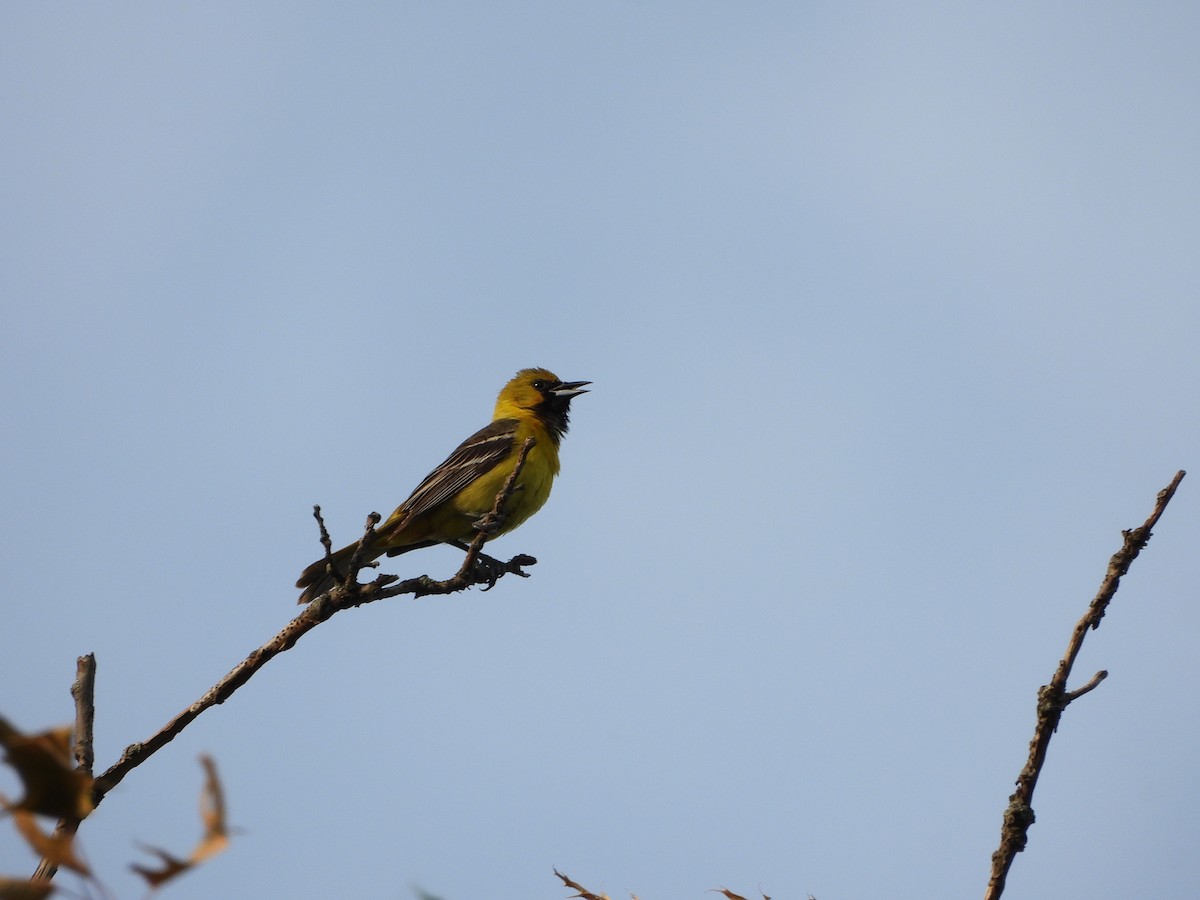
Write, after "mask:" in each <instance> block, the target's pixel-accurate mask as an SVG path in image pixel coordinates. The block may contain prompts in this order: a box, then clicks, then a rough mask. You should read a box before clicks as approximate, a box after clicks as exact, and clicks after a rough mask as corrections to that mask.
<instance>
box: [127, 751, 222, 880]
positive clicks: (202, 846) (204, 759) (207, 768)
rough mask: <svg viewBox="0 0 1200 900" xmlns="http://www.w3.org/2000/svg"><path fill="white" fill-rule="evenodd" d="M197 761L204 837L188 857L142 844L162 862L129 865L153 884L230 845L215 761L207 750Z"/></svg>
mask: <svg viewBox="0 0 1200 900" xmlns="http://www.w3.org/2000/svg"><path fill="white" fill-rule="evenodd" d="M200 764H201V765H202V766H204V772H205V779H204V788H203V790H201V792H200V819H201V821H202V822H204V837H202V838H200V843H199V844H197V845H196V849H195V850H193V851H192V854H191V856H189V857H188V858H187V859H180V858H179V857H177V856H174V855H172V854H170V853H168V852H167V851H166V850H162V849H160V848H158V847H151V846H148V845H146V844H143V845H142V847H143V848H144V849H145V850H146V852H147V853H153V854H154V855H155V856H157V857H158V858H159V860H160V861H161V862H162V865H161V866H160V867H159V868H155V869H151V868H148V867H146V866H139V865H136V864H135V865H131V866H130V867H129V868H131V869H133V871H135V872H137V873H138V874H139V875H141V876H142V877H143V878H145V879H146V882H147V883H148V884H149V885H150V887H152V888H156V887H158V886H159V885H160V884H162V883H163V882H165V881H170V880H171V879H172V878H176V877H178V876H179V875H181V874H183V873H184V872H186V871H187V870H188V869H190V868H192V867H193V866H196V865H199V864H200V863H202V862H204V861H205V860H206V859H209V858H210V857H213V856H216V855H217V854H218V853H220V852H221V851H222V850H224V849H225V848H226V847H228V846H229V830H228V828H227V827H226V825H225V795H224V793H223V791H222V790H221V780H220V779H219V778H218V777H217V765H216V763H214V762H213V759H212V757H211V756H208V755H207V754H205V755H202V756H201V757H200Z"/></svg>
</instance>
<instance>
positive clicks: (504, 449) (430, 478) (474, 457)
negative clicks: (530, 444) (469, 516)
mask: <svg viewBox="0 0 1200 900" xmlns="http://www.w3.org/2000/svg"><path fill="white" fill-rule="evenodd" d="M516 430H517V421H516V419H497V420H496V421H494V422H492V423H491V424H490V425H488V426H487V427H486V428H481V429H479V431H477V432H475V433H474V434H473V435H471V436H470V437H469V438H467V439H466V440H465V441H463V442H462V443H461V444H459V445H458V449H457V450H455V451H454V452H453V453H451V454H450V456H448V457H447V458H446V461H445V462H444V463H442V464H441V465H440V466H438V467H437V468H436V469H434V470H433V471H432V472H430V473H429V474H428V475H426V476H425V480H424V481H422V482H421V483H420V484H419V485H417V488H416V490H414V491H413V492H412V494H410V495H409V498H408V499H407V500H405V501H404V503H403V504H401V506H400V508H399V509H398V510H396V512H395V513H393V515H392V518H393V519H397V518H403V519H405V520H408V519H412V518H414V517H416V516H419V515H421V513H424V512H428V511H429V510H431V509H433V508H434V507H436V506H437V505H438V504H440V503H443V502H445V501H446V500H449V499H450V498H451V497H453V496H454V495H455V494H457V493H458V492H459V491H461V490H462V489H463V488H465V487H466V486H467V485H469V484H470V483H471V482H472V481H474V480H475V479H476V478H479V477H480V476H481V475H483V474H484V473H486V472H488V471H490V470H491V469H492V468H493V467H494V466H496V464H497V463H499V462H500V461H501V460H502V459H504V458H505V457H506V456H508V455H509V454H510V453H511V452H512V448H513V442H514V435H515V434H516Z"/></svg>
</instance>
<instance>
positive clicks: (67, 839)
mask: <svg viewBox="0 0 1200 900" xmlns="http://www.w3.org/2000/svg"><path fill="white" fill-rule="evenodd" d="M13 824H14V825H16V826H17V831H19V832H21V836H22V837H23V838H25V842H26V843H28V844H29V846H30V847H32V848H33V852H34V853H36V854H37V855H38V856H40V857H42V859H44V860H46V861H47V862H49V863H51V864H52V865H55V866H65V867H66V868H68V869H70V870H72V871H73V872H78V873H79V874H80V875H84V876H88V877H90V876H91V874H92V873H91V872H90V871H89V870H88V867H87V864H86V863H85V862H83V860H81V859H80V858H79V857H78V856H76V855H75V833H74V832H73V831H64V832H62V833H61V834H47V833H46V832H44V831H42V827H41V826H40V825H38V823H37V819H36V818H35V817H34V815H33V813H31V812H26V811H25V810H23V809H17V810H13Z"/></svg>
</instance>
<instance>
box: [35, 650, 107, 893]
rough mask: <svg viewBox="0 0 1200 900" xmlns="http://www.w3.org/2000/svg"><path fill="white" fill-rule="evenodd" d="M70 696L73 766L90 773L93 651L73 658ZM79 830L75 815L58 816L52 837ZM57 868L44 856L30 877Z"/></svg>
mask: <svg viewBox="0 0 1200 900" xmlns="http://www.w3.org/2000/svg"><path fill="white" fill-rule="evenodd" d="M71 696H72V697H73V698H75V739H74V755H75V767H76V768H77V769H79V770H80V771H81V772H86V773H87V774H88V775H91V774H92V764H93V761H94V758H95V757H94V752H93V744H94V741H93V727H94V724H95V720H96V655H95V654H94V653H88V654H86V655H85V656H81V657H79V658H78V659H77V660H75V681H74V683H72V685H71ZM78 830H79V819H77V818H69V819H60V820H59V822H58V824H57V825H56V826H55V827H54V837H56V838H58V837H60V836H62V835H67V834H74V833H75V832H76V831H78ZM57 871H58V864H57V863H55V862H54V861H52V860H51V859H50V858H48V857H44V858H43V859H42V861H41V862H39V863H38V867H37V869H36V870H35V871H34V873H33V878H32V879H31V880H32V881H50V880H51V879H52V878H53V877H54V875H55V873H56V872H57Z"/></svg>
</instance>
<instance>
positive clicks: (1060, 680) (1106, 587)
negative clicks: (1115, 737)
mask: <svg viewBox="0 0 1200 900" xmlns="http://www.w3.org/2000/svg"><path fill="white" fill-rule="evenodd" d="M1185 474H1186V473H1185V472H1184V471H1183V470H1180V471H1179V472H1176V473H1175V477H1174V478H1173V479H1172V480H1171V483H1170V484H1168V485H1167V486H1166V487H1165V488H1163V489H1162V490H1161V491H1159V492H1158V498H1157V502H1156V503H1155V505H1154V511H1153V512H1152V513H1151V514H1150V518H1148V519H1147V520H1146V522H1145V524H1143V525H1142V526H1140V527H1138V528H1134V529H1132V530H1129V531H1124V532H1122V534H1123V535H1124V536H1125V542H1124V543H1123V544H1122V546H1121V549H1120V550H1118V551H1117V552H1116V553H1114V554H1113V556H1112V559H1110V560H1109V561H1108V571H1107V572H1106V573H1105V575H1104V580H1103V581H1102V582H1101V583H1100V589H1099V590H1098V591H1097V592H1096V596H1095V597H1094V598H1092V602H1091V603H1090V604H1088V609H1087V612H1086V613H1084V615H1083V618H1082V619H1080V620H1079V621H1078V622H1076V623H1075V630H1074V631H1072V632H1071V640H1070V642H1068V644H1067V651H1066V653H1064V654H1063V658H1062V659H1061V660H1060V661H1059V663H1058V668H1057V669H1056V670H1055V672H1054V677H1053V678H1051V679H1050V683H1049V684H1047V685H1044V686H1043V687H1042V688H1041V689H1040V690H1039V691H1038V704H1037V726H1036V727H1035V728H1034V732H1033V740H1031V741H1030V742H1029V758H1028V760H1027V761H1026V763H1025V767H1024V768H1023V769H1022V770H1021V774H1020V775H1019V776H1017V789H1016V791H1014V792H1013V794H1012V796H1011V797H1009V798H1008V800H1009V803H1008V809H1006V810H1005V811H1004V824H1003V826H1002V827H1001V829H1000V846H999V848H998V849H997V850H996V852H995V853H993V854H992V874H991V878H990V879H989V880H988V887H987V893H985V894H984V900H998V898H999V897H1000V895H1001V894H1002V893H1003V892H1004V883H1005V881H1006V879H1007V878H1008V870H1009V869H1010V868H1011V867H1012V863H1013V859H1014V858H1015V857H1016V855H1017V854H1018V853H1020V852H1021V851H1022V850H1024V849H1025V844H1026V843H1027V841H1028V839H1029V826H1030V825H1032V824H1033V822H1034V814H1033V806H1032V803H1033V791H1034V788H1035V787H1037V781H1038V776H1039V775H1040V774H1041V772H1042V766H1043V765H1044V764H1045V762H1046V751H1047V750H1048V749H1049V746H1050V738H1051V737H1052V736H1053V735H1054V732H1055V730H1057V728H1058V723H1059V720H1060V719H1061V718H1062V714H1063V710H1064V709H1066V708H1067V705H1068V704H1070V703H1071V702H1072V701H1073V700H1077V699H1078V698H1079V697H1082V696H1083V695H1084V694H1086V693H1088V692H1089V691H1091V690H1094V689H1095V688H1096V687H1097V686H1098V685H1099V684H1100V682H1101V681H1103V680H1104V679H1105V678H1106V677H1108V672H1106V671H1103V670H1101V671H1100V672H1097V673H1096V674H1095V675H1094V676H1093V677H1092V679H1091V681H1089V682H1088V683H1087V684H1085V685H1083V686H1082V687H1080V688H1077V689H1076V690H1074V691H1068V690H1067V679H1068V678H1069V677H1070V675H1071V668H1072V666H1074V665H1075V659H1076V657H1078V656H1079V651H1080V649H1081V648H1082V647H1083V639H1084V637H1085V636H1086V635H1087V633H1088V631H1090V630H1093V629H1095V628H1098V627H1099V626H1100V620H1101V619H1103V618H1104V613H1105V611H1106V610H1107V609H1108V604H1109V603H1110V602H1111V601H1112V598H1113V595H1114V594H1116V592H1117V588H1118V587H1119V586H1120V583H1121V576H1123V575H1124V574H1125V573H1126V572H1128V571H1129V566H1130V565H1131V564H1132V563H1133V561H1134V560H1135V559H1137V556H1138V554H1139V553H1141V552H1142V549H1143V548H1144V547H1145V546H1146V544H1147V543H1148V542H1149V540H1150V532H1151V529H1153V528H1154V526H1155V525H1157V524H1158V520H1159V518H1160V517H1161V516H1162V514H1163V511H1164V510H1165V509H1166V508H1167V504H1168V503H1170V502H1171V498H1172V497H1173V496H1175V489H1176V488H1178V487H1179V483H1180V482H1181V481H1183V476H1184V475H1185Z"/></svg>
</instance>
